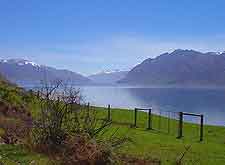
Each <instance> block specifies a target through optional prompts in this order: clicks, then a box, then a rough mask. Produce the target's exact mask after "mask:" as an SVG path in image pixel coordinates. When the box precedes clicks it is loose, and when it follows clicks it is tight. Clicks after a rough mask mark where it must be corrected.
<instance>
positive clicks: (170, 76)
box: [119, 49, 225, 86]
mask: <svg viewBox="0 0 225 165" xmlns="http://www.w3.org/2000/svg"><path fill="white" fill-rule="evenodd" d="M119 83H125V84H133V85H182V86H183V85H184V86H185V85H188V86H189V85H190V86H192V85H197V86H211V85H213V86H224V85H225V53H216V52H208V53H201V52H197V51H194V50H180V49H178V50H175V51H174V52H172V53H164V54H162V55H160V56H158V57H156V58H154V59H152V58H149V59H146V60H145V61H143V62H142V63H141V64H139V65H137V66H136V67H134V68H133V69H132V70H131V71H130V72H129V73H128V74H127V76H126V77H125V78H124V79H122V80H120V81H119Z"/></svg>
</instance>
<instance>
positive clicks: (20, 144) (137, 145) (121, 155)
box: [0, 82, 225, 165]
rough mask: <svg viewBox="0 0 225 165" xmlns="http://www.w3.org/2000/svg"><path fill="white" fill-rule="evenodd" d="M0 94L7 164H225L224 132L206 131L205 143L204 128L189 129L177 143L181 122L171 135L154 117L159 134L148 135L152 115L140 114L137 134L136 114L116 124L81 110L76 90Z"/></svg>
mask: <svg viewBox="0 0 225 165" xmlns="http://www.w3.org/2000/svg"><path fill="white" fill-rule="evenodd" d="M48 87H49V86H48ZM0 88H1V90H0V98H1V100H0V103H1V105H0V114H1V118H0V137H1V138H0V139H1V140H0V142H1V143H2V142H4V143H3V144H0V162H2V163H4V164H12V165H14V164H18V163H19V162H20V163H21V164H30V163H33V164H34V163H36V164H51V163H56V162H57V163H64V164H69V163H71V164H74V163H75V162H76V163H77V162H79V161H82V162H86V163H87V162H88V163H89V164H91V163H95V164H96V163H100V162H101V163H103V164H106V163H113V164H115V163H119V164H128V163H130V164H135V163H136V164H159V163H160V162H161V163H162V164H204V165H205V164H206V165H207V164H218V165H220V164H221V165H222V164H225V156H224V155H225V136H224V135H225V128H224V127H219V126H205V127H204V141H203V142H199V135H198V132H199V130H198V126H197V125H196V124H191V123H185V124H184V137H183V138H182V139H177V138H176V136H177V121H176V120H171V121H170V125H171V129H170V130H169V131H168V128H167V125H166V123H168V119H167V118H166V117H159V116H156V115H154V116H153V118H152V120H153V128H154V129H153V130H146V128H147V114H146V113H145V112H138V120H137V125H138V127H137V128H131V127H130V126H131V124H133V115H134V113H133V111H129V110H124V109H123V110H122V109H112V116H111V118H112V123H111V122H109V121H108V120H107V109H106V108H100V107H88V106H87V105H86V106H79V103H80V101H81V100H80V99H81V98H80V97H71V96H79V91H76V90H75V91H74V90H67V92H69V93H70V95H68V94H69V93H63V97H60V98H58V99H53V98H50V95H51V96H52V94H49V95H43V96H45V97H43V96H41V97H40V98H41V99H39V98H38V97H36V96H35V95H34V93H31V92H25V91H24V90H23V89H21V88H18V87H16V86H13V85H9V84H8V83H7V82H1V83H0ZM51 88H52V89H53V88H54V87H53V86H51ZM49 89H50V88H48V90H49ZM49 91H52V90H49ZM72 91H74V92H78V93H71V92H72ZM45 94H46V92H45ZM64 96H70V97H64ZM75 98H76V99H75ZM72 103H73V104H72ZM31 121H32V122H31ZM34 121H35V122H34ZM159 121H161V125H160V129H159V125H157V123H159ZM31 126H32V127H33V129H31ZM157 130H158V131H157ZM22 132H23V133H22ZM125 135H126V136H125ZM15 144H16V145H15ZM52 147H53V148H54V149H52ZM46 151H47V152H46ZM52 151H54V152H52ZM65 155H67V156H65ZM80 163H81V162H80Z"/></svg>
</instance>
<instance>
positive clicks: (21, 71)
mask: <svg viewBox="0 0 225 165" xmlns="http://www.w3.org/2000/svg"><path fill="white" fill-rule="evenodd" d="M0 73H1V74H2V75H3V76H5V77H6V78H7V79H8V80H10V81H11V82H14V83H18V84H35V83H40V81H41V80H44V81H54V80H63V81H65V82H70V83H72V84H75V85H83V84H89V83H91V80H90V79H88V78H86V77H84V76H82V75H80V74H78V73H75V72H72V71H69V70H60V69H55V68H52V67H48V66H43V65H38V64H36V63H34V62H31V61H27V60H23V59H10V60H0Z"/></svg>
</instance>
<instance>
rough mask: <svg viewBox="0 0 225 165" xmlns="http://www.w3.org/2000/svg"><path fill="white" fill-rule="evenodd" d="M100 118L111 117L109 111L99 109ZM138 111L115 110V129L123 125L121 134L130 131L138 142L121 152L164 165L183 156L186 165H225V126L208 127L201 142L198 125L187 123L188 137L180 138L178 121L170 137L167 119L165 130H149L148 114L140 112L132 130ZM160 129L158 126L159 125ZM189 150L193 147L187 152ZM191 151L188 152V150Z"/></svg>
mask: <svg viewBox="0 0 225 165" xmlns="http://www.w3.org/2000/svg"><path fill="white" fill-rule="evenodd" d="M93 108H95V109H98V110H99V111H100V112H99V116H107V109H106V108H98V107H93ZM133 116H134V112H133V111H129V110H125V109H112V121H113V122H114V124H113V125H112V129H116V128H117V126H118V124H119V123H127V124H126V125H124V124H119V126H120V129H119V132H120V133H124V132H126V131H128V130H129V135H130V138H131V139H132V140H133V141H134V143H132V144H127V145H126V146H123V147H122V148H121V149H120V151H119V152H120V153H126V154H131V155H134V156H135V157H137V156H138V157H147V158H149V157H150V158H152V159H158V160H161V162H162V164H175V162H179V160H180V159H181V157H182V155H183V154H184V157H183V158H182V163H183V164H204V165H207V164H209V165H211V164H218V165H220V164H221V165H223V164H225V127H220V126H208V125H206V126H204V140H203V142H199V126H198V125H196V124H191V123H185V124H184V137H183V138H182V139H177V138H176V137H177V131H176V130H177V127H176V126H177V124H176V123H177V121H175V120H173V121H171V125H173V127H172V128H171V129H172V130H171V132H170V133H169V134H168V132H167V131H165V130H167V127H166V124H165V123H167V122H168V120H167V118H163V117H161V119H160V120H161V122H162V125H161V131H157V130H156V129H155V130H146V128H147V114H146V113H145V112H138V116H139V117H138V128H132V129H130V128H129V124H128V123H130V124H132V123H133ZM158 120H159V117H158V116H153V125H154V124H155V125H156V124H157V123H158ZM156 127H158V126H156ZM187 148H189V149H188V150H187ZM186 150H187V151H186Z"/></svg>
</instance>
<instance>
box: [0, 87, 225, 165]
mask: <svg viewBox="0 0 225 165" xmlns="http://www.w3.org/2000/svg"><path fill="white" fill-rule="evenodd" d="M12 89H13V88H12V87H5V86H4V85H1V92H0V95H1V98H3V99H4V100H6V101H7V102H8V103H10V104H15V105H20V104H23V103H24V99H25V100H26V99H27V103H28V108H29V109H30V110H31V112H32V115H34V116H35V115H37V114H36V113H37V109H38V107H36V106H35V105H36V104H35V102H31V101H30V100H29V97H28V98H26V97H24V96H23V95H19V94H17V91H19V89H16V90H15V89H13V90H12ZM10 91H12V92H13V93H12V92H11V93H9V92H10ZM19 93H20V92H19ZM9 96H10V97H9ZM91 109H96V110H97V112H98V114H97V115H98V117H99V118H106V117H107V109H106V108H100V107H91ZM111 117H112V121H113V124H112V125H111V126H110V129H109V132H114V131H115V130H117V129H118V131H117V134H119V135H121V136H124V135H127V136H128V137H130V138H131V139H132V141H133V142H132V143H127V144H125V145H124V146H122V147H121V148H120V149H119V150H118V152H119V153H125V154H130V155H134V156H138V157H147V158H152V159H159V160H161V161H162V164H175V162H176V160H177V159H179V158H180V157H181V156H182V154H183V153H184V152H185V148H187V147H188V146H190V149H189V150H188V152H187V153H186V154H185V156H184V158H183V163H184V164H202V165H211V164H216V165H224V164H225V127H219V126H204V140H203V142H199V127H198V125H196V124H191V123H185V124H184V137H183V138H182V139H177V138H176V137H177V132H178V130H177V127H178V126H177V123H178V122H177V121H176V120H168V119H167V118H166V117H159V116H153V117H152V126H153V130H146V128H147V113H144V112H138V117H137V126H138V127H137V128H130V125H131V124H133V122H134V112H133V111H129V110H122V109H112V113H111ZM159 123H160V124H159ZM168 125H170V127H168ZM1 132H3V131H2V130H0V134H1ZM32 161H35V163H36V164H43V165H45V164H46V165H47V164H49V160H48V158H47V157H45V156H42V155H39V154H35V153H30V152H28V151H26V150H24V149H23V148H22V146H18V145H0V162H3V163H4V164H6V165H8V164H9V165H14V164H18V163H20V164H22V165H28V164H30V163H31V162H32Z"/></svg>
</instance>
